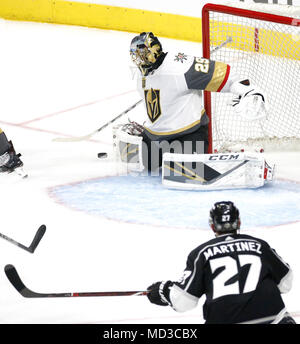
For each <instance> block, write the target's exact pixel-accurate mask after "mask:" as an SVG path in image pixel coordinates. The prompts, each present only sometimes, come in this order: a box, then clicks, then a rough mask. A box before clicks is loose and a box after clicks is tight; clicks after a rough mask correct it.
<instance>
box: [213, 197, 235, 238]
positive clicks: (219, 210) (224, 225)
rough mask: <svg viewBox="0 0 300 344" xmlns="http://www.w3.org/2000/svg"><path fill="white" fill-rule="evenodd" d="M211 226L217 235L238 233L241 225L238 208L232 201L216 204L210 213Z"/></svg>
mask: <svg viewBox="0 0 300 344" xmlns="http://www.w3.org/2000/svg"><path fill="white" fill-rule="evenodd" d="M209 224H210V226H211V228H212V229H213V231H214V232H215V233H218V234H223V233H224V234H225V233H236V232H237V231H238V230H239V229H240V225H241V220H240V213H239V210H238V208H236V206H235V205H234V204H233V202H230V201H223V202H217V203H215V204H214V206H213V208H212V209H211V210H210V213H209Z"/></svg>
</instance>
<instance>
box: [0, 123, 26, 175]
mask: <svg viewBox="0 0 300 344" xmlns="http://www.w3.org/2000/svg"><path fill="white" fill-rule="evenodd" d="M20 156H21V154H20V153H19V154H16V152H15V149H14V146H13V144H12V142H11V141H8V140H7V137H6V135H5V133H4V131H2V130H1V129H0V172H7V173H10V172H13V171H14V170H15V169H17V168H21V167H22V166H23V162H22V161H21V159H20Z"/></svg>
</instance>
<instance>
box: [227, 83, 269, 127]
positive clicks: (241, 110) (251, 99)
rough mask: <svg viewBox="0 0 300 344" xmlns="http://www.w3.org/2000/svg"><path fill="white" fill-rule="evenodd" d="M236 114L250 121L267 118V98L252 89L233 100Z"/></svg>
mask: <svg viewBox="0 0 300 344" xmlns="http://www.w3.org/2000/svg"><path fill="white" fill-rule="evenodd" d="M232 106H233V107H234V110H235V113H236V114H238V115H239V116H241V117H243V118H244V119H246V120H248V121H254V120H258V119H265V118H266V117H267V111H266V104H265V97H264V95H263V94H262V92H260V91H259V90H257V89H255V88H252V89H251V90H250V91H247V92H245V93H244V94H243V95H240V96H238V98H235V99H233V100H232Z"/></svg>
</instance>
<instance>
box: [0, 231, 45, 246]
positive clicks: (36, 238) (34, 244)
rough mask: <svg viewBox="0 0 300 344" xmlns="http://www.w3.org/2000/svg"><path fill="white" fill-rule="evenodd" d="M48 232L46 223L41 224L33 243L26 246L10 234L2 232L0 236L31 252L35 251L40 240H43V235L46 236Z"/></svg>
mask: <svg viewBox="0 0 300 344" xmlns="http://www.w3.org/2000/svg"><path fill="white" fill-rule="evenodd" d="M45 232H46V226H45V225H41V226H40V227H39V229H38V230H37V232H36V233H35V236H34V238H33V240H32V243H31V244H30V246H28V247H27V246H24V245H23V244H21V243H19V242H18V241H16V240H14V239H12V238H9V237H8V236H6V235H4V234H2V233H0V237H1V238H3V239H5V240H7V241H9V242H10V243H11V244H14V245H16V246H18V247H20V248H22V249H23V250H25V251H27V252H30V253H33V252H34V251H35V249H36V247H37V245H38V244H39V242H40V241H41V239H42V237H43V236H44V234H45Z"/></svg>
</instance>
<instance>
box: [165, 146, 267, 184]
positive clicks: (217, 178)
mask: <svg viewBox="0 0 300 344" xmlns="http://www.w3.org/2000/svg"><path fill="white" fill-rule="evenodd" d="M266 166H268V167H267V170H266ZM271 176H272V178H271ZM272 179H273V169H272V168H271V167H270V166H269V165H266V162H265V159H264V157H263V156H262V155H261V154H251V155H249V154H244V153H229V154H174V153H165V154H164V155H163V174H162V183H163V185H164V186H166V187H170V188H176V189H190V190H224V189H236V188H258V187H261V186H263V185H264V184H265V182H266V181H271V180H272Z"/></svg>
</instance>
